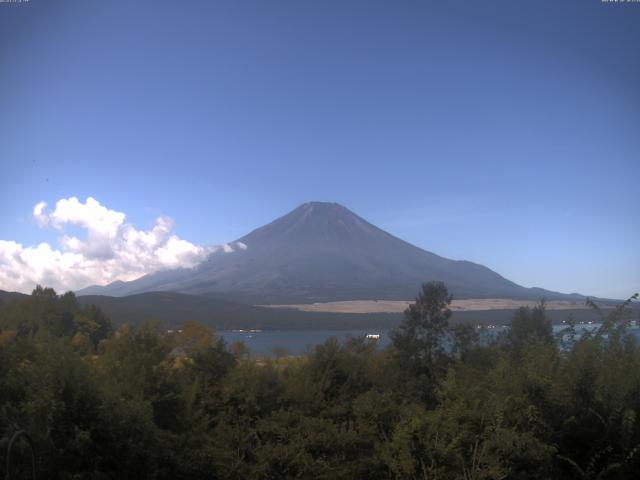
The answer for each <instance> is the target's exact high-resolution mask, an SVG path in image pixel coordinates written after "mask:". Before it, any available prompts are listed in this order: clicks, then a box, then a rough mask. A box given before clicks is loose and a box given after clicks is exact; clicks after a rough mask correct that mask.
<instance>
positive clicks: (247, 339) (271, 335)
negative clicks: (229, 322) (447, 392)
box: [217, 323, 640, 357]
mask: <svg viewBox="0 0 640 480" xmlns="http://www.w3.org/2000/svg"><path fill="white" fill-rule="evenodd" d="M598 327H600V324H597V323H593V324H578V325H576V331H577V333H578V336H579V335H580V333H581V332H585V331H588V330H596V329H597V328H598ZM505 328H506V327H502V326H496V327H495V328H491V329H488V330H486V332H487V333H489V334H494V333H499V332H501V331H504V330H505ZM563 328H566V326H565V325H554V326H553V331H554V333H558V332H559V331H561V330H562V329H563ZM628 332H629V333H631V334H633V335H634V336H635V337H636V338H638V339H639V340H640V327H637V326H636V327H631V328H629V329H628ZM217 333H218V335H220V336H221V337H222V338H224V340H225V341H226V342H227V343H228V344H231V343H233V342H236V341H242V342H244V344H245V345H246V346H247V347H248V348H249V350H250V351H251V354H252V355H256V356H259V357H263V356H272V355H273V350H274V348H285V349H286V350H287V352H288V354H289V355H301V354H303V353H305V352H306V351H307V350H309V349H311V348H313V347H314V346H315V345H319V344H321V343H324V342H325V341H326V340H328V339H329V338H332V337H335V338H337V339H338V340H340V341H345V340H347V339H348V338H350V337H351V338H357V337H364V336H365V335H368V334H369V335H379V336H380V337H379V338H378V339H377V340H376V342H377V344H378V346H379V348H385V347H386V346H388V345H389V343H390V342H391V339H390V338H389V330H388V329H377V330H376V329H368V330H264V331H246V330H245V331H241V330H222V331H219V332H217Z"/></svg>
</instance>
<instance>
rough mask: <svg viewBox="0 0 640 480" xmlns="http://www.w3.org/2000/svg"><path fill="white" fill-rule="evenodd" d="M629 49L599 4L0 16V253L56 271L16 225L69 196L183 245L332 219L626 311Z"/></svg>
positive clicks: (636, 200) (51, 236)
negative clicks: (297, 216) (306, 215)
mask: <svg viewBox="0 0 640 480" xmlns="http://www.w3.org/2000/svg"><path fill="white" fill-rule="evenodd" d="M639 44H640V4H637V3H635V4H634V3H629V4H608V3H602V2H600V0H580V1H523V2H513V1H500V0H497V1H491V2H431V1H398V2H388V1H380V2H378V1H362V2H360V1H344V0H343V1H301V0H298V1H228V2H227V1H224V2H223V1H181V2H175V1H157V0H156V1H145V0H135V1H119V2H88V1H83V0H78V1H73V0H59V1H46V2H45V1H43V0H31V1H29V2H26V3H19V4H6V3H5V4H0V164H1V173H2V174H1V175H0V240H4V241H12V242H16V243H18V244H19V245H20V246H21V248H29V247H30V246H35V245H37V244H39V243H40V242H47V243H48V244H50V245H51V248H52V249H53V250H56V249H61V248H62V247H61V246H60V244H59V243H58V239H59V236H60V235H61V229H60V228H42V227H39V226H38V225H37V222H36V221H35V220H34V218H33V216H32V211H33V208H34V206H35V205H36V204H37V203H38V202H41V201H45V202H47V204H48V206H49V207H48V208H49V209H50V210H49V211H50V212H53V209H54V208H55V205H56V202H57V201H58V200H60V199H68V198H71V197H77V198H79V199H80V201H81V202H84V201H85V199H86V198H87V197H93V198H95V199H96V200H97V201H98V202H100V204H101V205H103V206H105V207H106V208H108V209H112V210H115V211H117V212H123V213H125V214H126V222H128V223H131V224H133V225H135V227H136V228H137V229H138V230H140V231H147V230H149V229H151V228H152V227H154V225H157V223H156V218H157V217H158V216H163V217H165V216H166V217H170V218H172V219H173V220H174V222H175V224H174V226H173V230H172V232H173V233H174V234H175V235H177V236H179V237H180V239H184V240H185V241H188V242H190V243H192V244H193V245H211V244H219V243H222V242H227V241H231V240H234V239H236V238H238V237H240V236H242V235H243V234H245V233H247V232H248V231H250V230H251V229H253V228H255V227H257V226H260V225H262V224H264V223H267V222H269V221H271V220H273V219H274V218H275V217H277V216H280V215H282V214H284V213H286V212H288V211H289V210H291V209H293V208H294V207H296V206H297V205H298V204H300V203H303V202H305V201H309V200H322V201H336V202H339V203H341V204H343V205H345V206H347V207H349V208H350V209H352V210H353V211H355V212H356V213H358V214H360V215H361V216H363V217H365V218H366V219H368V220H369V221H371V222H372V223H374V224H377V225H378V226H380V227H381V228H384V229H386V230H388V231H389V232H391V233H393V234H394V235H396V236H399V237H401V238H403V239H405V240H407V241H410V242H412V243H414V244H416V245H418V246H420V247H422V248H425V249H427V250H430V251H433V252H435V253H438V254H440V255H443V256H447V257H450V258H456V259H468V260H472V261H476V262H478V263H482V264H485V265H487V266H489V267H490V268H492V269H494V270H496V271H497V272H499V273H501V274H502V275H504V276H506V277H507V278H509V279H511V280H514V281H516V282H518V283H520V284H522V285H525V286H542V287H545V288H549V289H554V290H559V291H564V292H573V291H578V292H581V293H584V294H589V295H598V296H607V297H618V298H620V297H626V296H628V295H630V294H631V293H634V292H636V291H639V290H640V248H638V245H640V217H639V216H638V205H640V197H639V192H640V189H639V188H638V187H639V184H640V133H639V132H640V55H638V45H639ZM81 227H82V225H81V223H78V221H68V223H67V224H66V225H65V228H66V230H64V232H65V233H66V234H68V235H77V236H79V237H80V238H81V235H82V228H81ZM0 281H1V279H0ZM5 287H6V285H5ZM0 288H2V285H0Z"/></svg>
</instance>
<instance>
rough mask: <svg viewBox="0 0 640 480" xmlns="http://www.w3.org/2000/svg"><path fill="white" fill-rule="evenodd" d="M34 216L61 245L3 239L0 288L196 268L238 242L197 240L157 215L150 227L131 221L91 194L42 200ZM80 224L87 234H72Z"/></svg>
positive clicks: (70, 284)
mask: <svg viewBox="0 0 640 480" xmlns="http://www.w3.org/2000/svg"><path fill="white" fill-rule="evenodd" d="M33 218H34V220H35V222H36V223H37V225H39V226H40V227H42V228H53V229H55V230H56V231H57V232H59V237H58V244H59V245H57V246H53V247H52V246H51V245H49V244H48V243H40V244H39V245H36V246H24V245H22V244H20V243H17V242H15V241H12V240H0V289H3V290H11V291H20V292H30V291H31V290H32V289H33V288H34V286H35V285H36V284H38V283H40V284H43V285H47V286H51V287H54V288H55V289H57V290H70V289H72V290H75V289H78V288H82V287H86V286H87V285H94V284H99V285H100V284H106V283H109V282H113V281H115V280H124V281H127V280H133V279H135V278H138V277H141V276H143V275H145V274H147V273H151V272H156V271H160V270H166V269H172V268H177V267H194V266H196V265H197V264H199V263H200V262H202V261H203V260H204V259H205V258H207V256H208V255H209V254H211V253H213V252H216V251H228V250H232V249H233V247H230V246H229V245H223V246H219V247H208V246H202V245H196V244H193V243H191V242H188V241H187V240H184V239H181V238H180V237H178V236H177V235H175V234H173V233H172V229H173V220H172V219H170V218H168V217H158V218H156V220H155V224H154V226H153V228H151V229H150V230H138V229H137V228H135V226H134V225H132V224H130V223H127V222H126V215H125V213H123V212H118V211H115V210H111V209H109V208H107V207H106V206H104V205H102V204H100V202H98V201H97V200H95V199H94V198H92V197H88V198H87V199H86V201H85V202H82V201H80V200H78V198H76V197H70V198H63V199H61V200H59V201H58V202H57V203H56V205H55V208H53V209H52V210H51V209H49V208H48V205H47V204H46V203H45V202H39V203H38V204H36V205H35V206H34V208H33ZM69 227H71V228H73V227H75V228H77V227H79V228H81V229H83V230H85V232H86V238H79V237H78V236H75V235H72V234H69V233H68V229H69Z"/></svg>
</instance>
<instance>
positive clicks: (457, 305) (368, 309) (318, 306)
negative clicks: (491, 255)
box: [256, 298, 590, 313]
mask: <svg viewBox="0 0 640 480" xmlns="http://www.w3.org/2000/svg"><path fill="white" fill-rule="evenodd" d="M412 303H413V300H347V301H340V302H318V303H310V304H289V305H256V306H259V307H267V308H286V309H291V310H299V311H302V312H323V313H402V312H404V311H405V310H406V309H407V307H408V306H409V305H410V304H412ZM536 303H537V302H536V301H534V300H511V299H506V298H479V299H464V300H453V301H452V302H451V306H450V308H451V310H452V311H454V312H477V311H485V310H515V309H518V308H520V307H533V306H535V305H536ZM546 308H547V310H583V309H588V308H590V307H589V306H587V305H586V304H585V303H584V302H577V301H571V300H553V301H549V302H547V303H546Z"/></svg>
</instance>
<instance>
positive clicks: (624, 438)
mask: <svg viewBox="0 0 640 480" xmlns="http://www.w3.org/2000/svg"><path fill="white" fill-rule="evenodd" d="M450 300H451V299H450V297H449V295H448V293H447V289H446V287H445V286H444V285H443V284H441V283H429V284H425V285H424V287H423V290H422V292H421V293H420V295H419V296H418V298H417V300H416V303H415V304H414V305H412V306H411V307H410V308H409V309H408V310H407V312H406V313H405V319H404V321H403V322H402V324H401V325H400V327H398V328H397V329H396V330H395V331H394V332H393V334H392V340H393V344H392V345H391V346H390V347H389V348H387V349H385V350H382V351H381V350H379V349H377V348H376V345H375V343H373V342H371V341H367V340H366V339H362V338H355V339H351V340H349V341H347V342H345V343H344V344H340V343H338V342H336V341H327V342H326V343H324V344H322V345H319V346H317V347H316V348H315V349H314V350H313V351H312V352H311V353H309V354H308V355H306V356H304V357H295V358H294V357H282V358H276V359H254V358H251V357H250V356H249V355H248V353H247V352H246V349H244V348H242V345H240V344H237V345H231V346H227V345H225V344H224V342H223V341H222V340H221V339H218V338H216V336H215V334H214V333H213V332H212V331H210V330H209V329H208V328H207V327H205V326H202V325H200V324H197V323H194V322H185V323H184V325H183V326H182V328H181V330H180V331H168V330H167V328H166V327H163V326H162V325H160V324H158V323H153V322H148V323H145V324H143V325H141V326H138V327H131V326H128V325H123V326H121V327H119V328H118V329H115V330H114V328H113V327H112V325H111V322H110V320H109V318H107V316H105V315H104V314H103V313H102V312H101V311H100V309H98V308H96V307H93V306H81V305H80V304H79V303H78V301H77V300H76V298H75V296H74V295H73V294H72V293H67V294H64V295H57V294H56V293H55V292H54V291H53V290H51V289H47V288H40V287H38V288H37V289H36V290H35V291H34V292H33V294H32V295H31V296H29V297H25V298H18V299H14V300H9V301H6V302H5V304H4V305H2V306H0V461H1V463H0V477H2V478H3V477H4V475H6V473H7V472H5V471H4V469H5V467H4V465H5V464H6V460H7V459H6V458H5V453H6V451H7V446H8V443H9V439H10V438H11V437H12V435H13V434H14V433H15V432H16V431H20V430H24V431H26V432H28V434H29V435H30V436H31V438H32V439H33V441H34V445H35V449H36V451H37V463H38V465H37V468H38V475H39V477H38V478H65V479H66V478H69V479H71V478H73V479H103V478H105V479H106V478H168V479H199V478H221V479H227V478H228V479H245V478H246V479H252V478H256V479H286V478H326V479H337V478H362V479H377V478H380V479H383V478H384V479H386V478H420V479H503V478H504V479H507V478H508V479H536V478H539V479H548V478H556V479H575V478H583V479H597V478H598V479H602V478H608V479H632V478H637V472H639V471H640V420H639V419H638V418H637V415H638V413H640V349H639V347H638V344H637V341H636V339H635V338H634V337H633V336H632V335H628V334H626V327H627V324H628V321H629V316H628V311H627V307H629V303H625V304H624V305H621V306H620V307H618V308H617V309H616V310H615V311H613V312H612V313H610V314H608V315H606V317H603V324H602V327H600V329H599V330H598V331H597V332H596V333H594V334H587V335H584V336H580V337H578V336H576V335H575V331H574V330H573V326H572V324H571V322H569V323H568V327H567V332H566V334H565V335H564V337H563V340H562V341H561V342H560V341H559V340H558V339H557V338H554V336H553V334H552V328H551V322H550V320H549V319H548V316H547V315H546V313H545V309H544V304H543V303H541V304H540V305H538V306H537V307H535V308H532V309H529V308H522V309H520V310H519V311H518V312H517V313H516V316H515V317H514V318H513V321H512V326H511V328H510V330H509V332H508V333H507V334H505V335H503V336H501V337H497V338H495V339H494V340H492V341H491V342H490V343H489V344H487V342H486V341H483V342H480V341H479V338H478V336H477V333H476V330H475V329H474V328H472V327H470V326H465V325H451V324H450V322H449V319H450V316H451V312H450V310H449V308H448V307H449V303H450ZM594 308H595V307H594ZM15 450H16V452H17V453H16V455H15V457H16V459H15V461H14V462H13V464H12V465H13V466H12V467H11V468H16V469H17V468H19V467H20V466H21V464H20V462H21V461H22V462H23V463H24V455H22V457H20V455H18V453H22V454H24V450H25V446H24V444H22V445H21V447H20V448H16V449H15ZM18 450H22V452H19V451H18ZM12 458H13V456H12ZM21 458H22V460H21ZM22 466H24V465H22ZM8 473H9V475H10V476H9V478H12V477H11V475H13V474H14V472H13V471H10V472H8Z"/></svg>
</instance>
